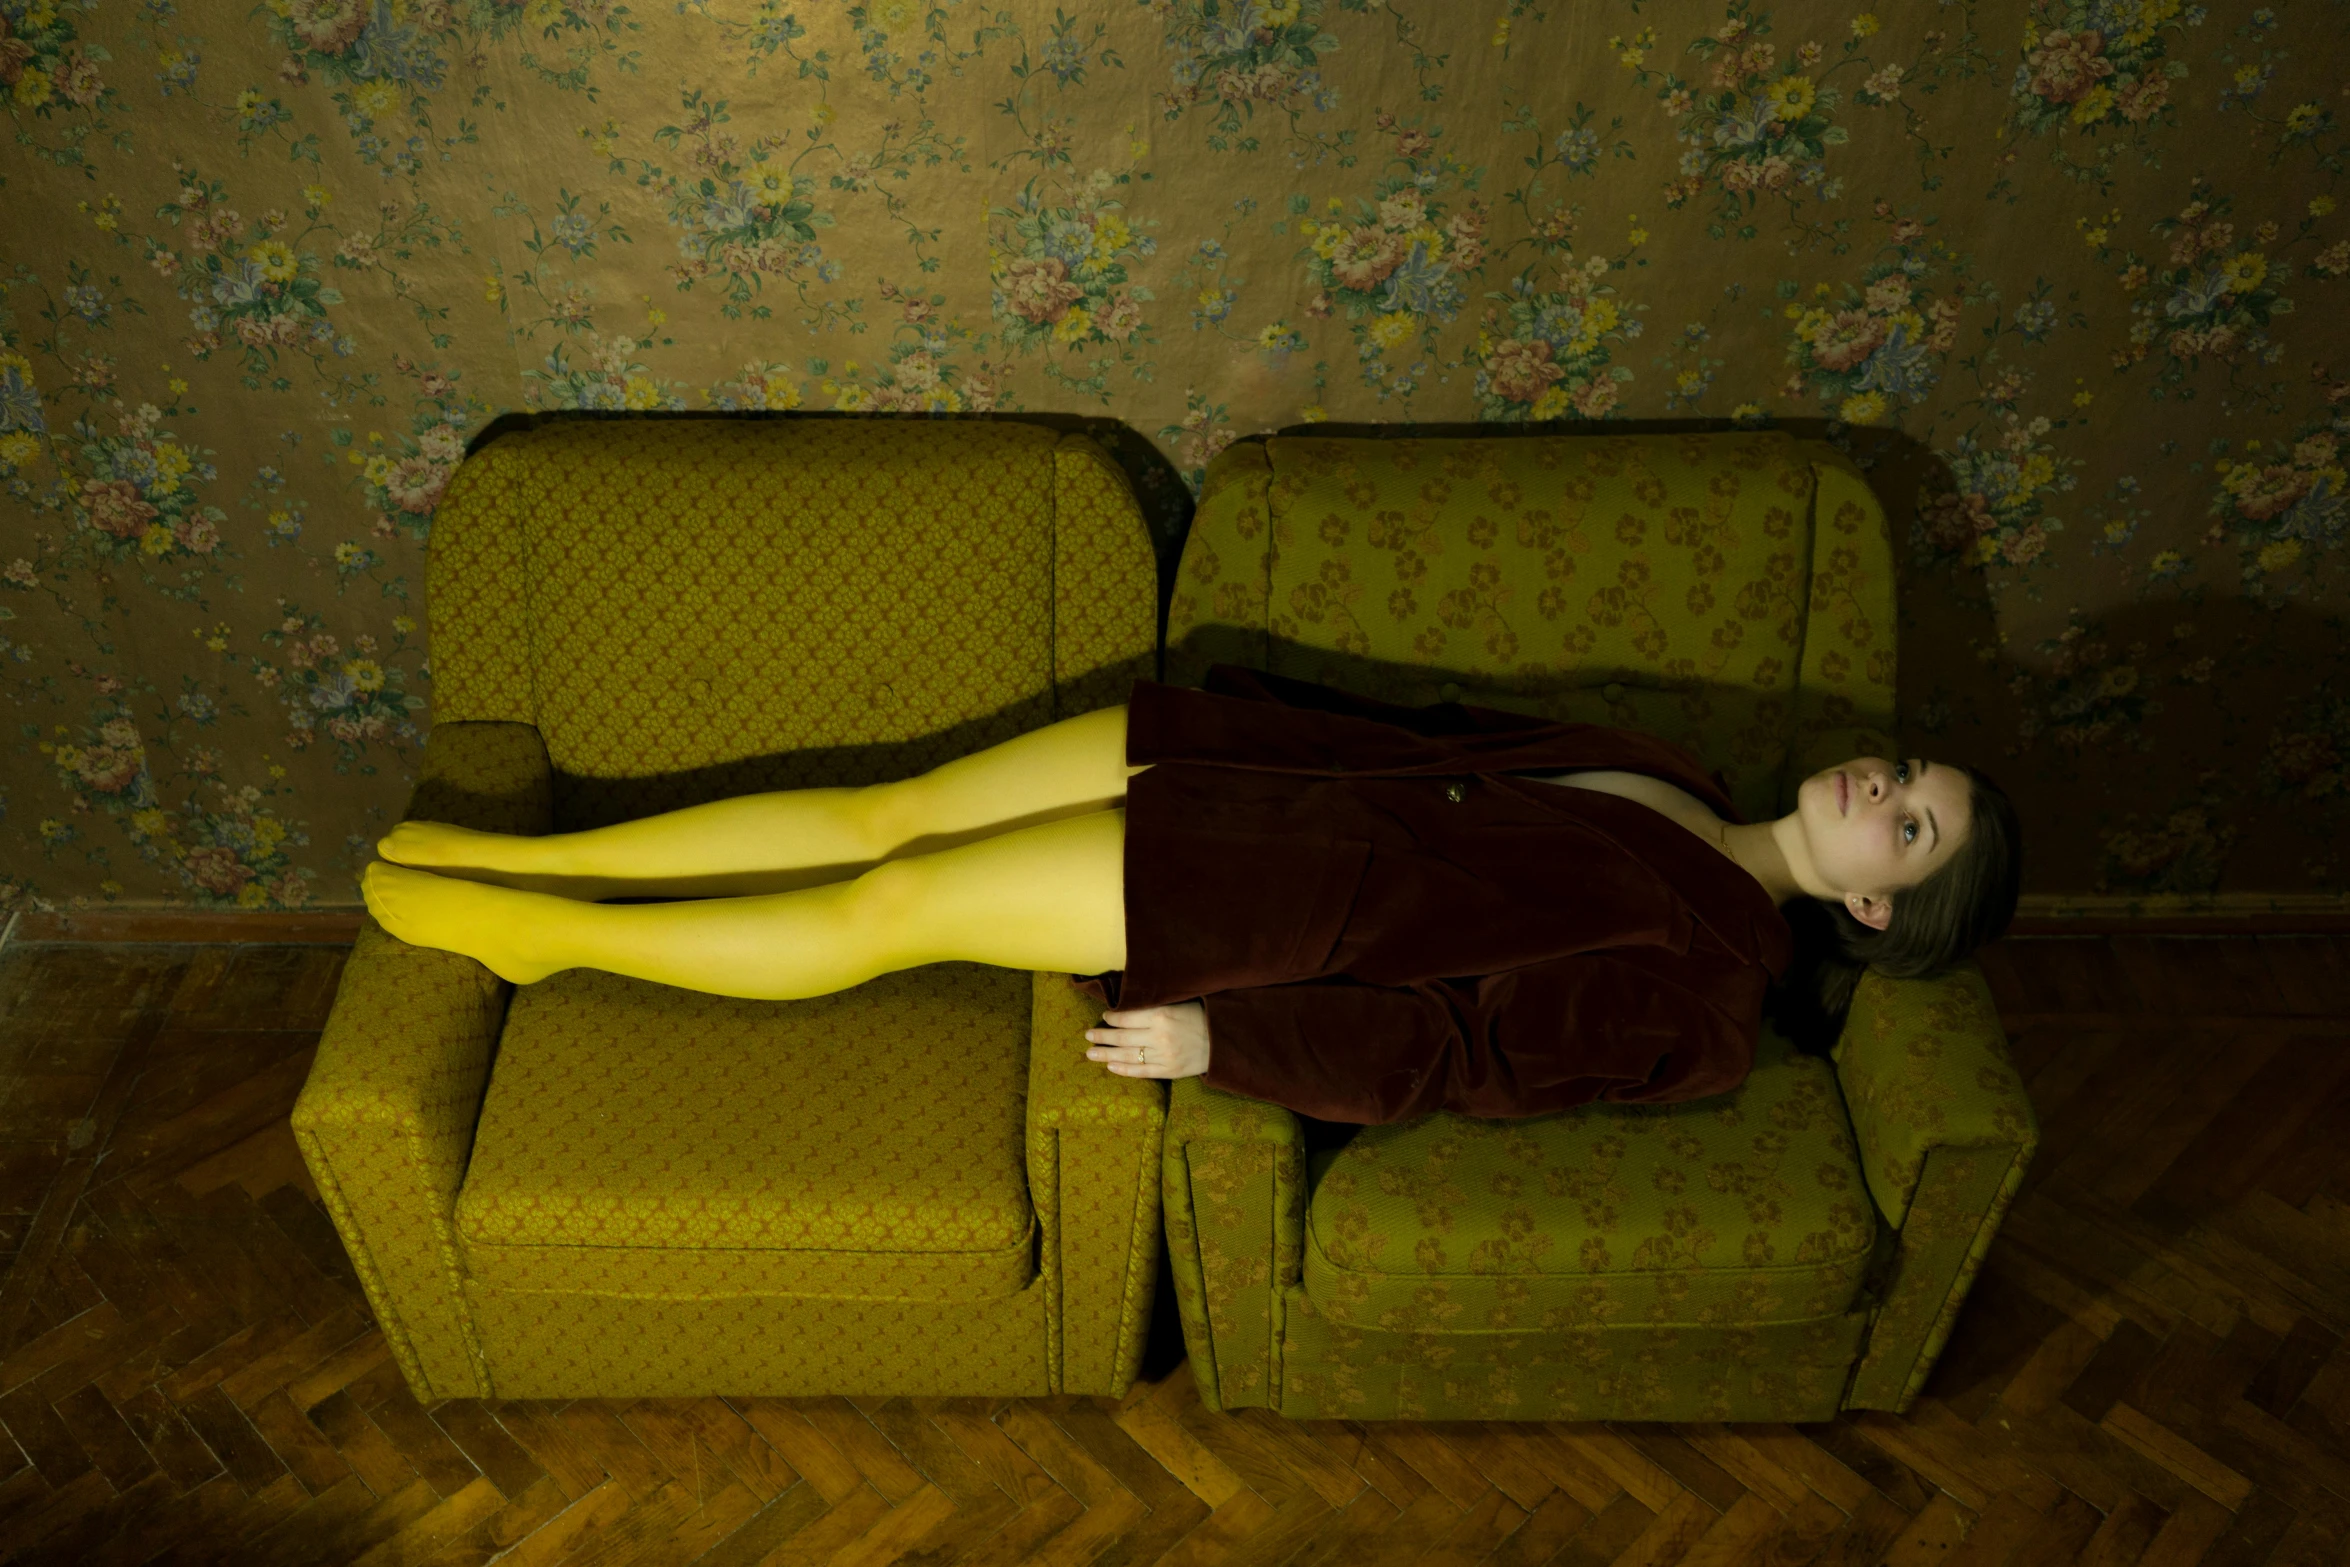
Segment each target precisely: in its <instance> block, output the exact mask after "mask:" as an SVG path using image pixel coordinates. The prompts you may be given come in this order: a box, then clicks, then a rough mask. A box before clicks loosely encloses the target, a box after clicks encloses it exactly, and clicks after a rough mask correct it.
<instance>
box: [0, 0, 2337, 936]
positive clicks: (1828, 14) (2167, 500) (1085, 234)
mask: <svg viewBox="0 0 2350 1567" xmlns="http://www.w3.org/2000/svg"><path fill="white" fill-rule="evenodd" d="M2339 22H2340V18H2339V15H2338V14H2337V8H2333V7H2329V6H2327V5H2325V4H2323V3H2321V0H2280V3H2272V4H2252V3H2250V0H2246V3H2244V4H2241V5H2235V6H2229V7H2222V6H2218V5H2197V4H2189V3H2187V0H1959V3H1953V4H1948V5H1940V6H1933V7H1893V6H1881V7H1876V8H1874V9H1872V8H1871V5H1870V3H1869V0H1841V3H1828V0H1723V3H1722V4H1720V5H1719V6H1714V7H1708V8H1706V9H1702V10H1699V9H1692V8H1689V7H1658V6H1656V5H1655V4H1653V3H1636V0H1594V3H1593V4H1591V5H1585V6H1579V7H1568V6H1562V5H1557V4H1552V3H1549V0H1506V3H1496V4H1494V5H1490V6H1487V7H1484V8H1482V9H1476V8H1470V9H1467V10H1462V9H1459V8H1454V9H1451V10H1447V9H1444V8H1441V7H1426V6H1409V5H1387V4H1379V3H1375V0H1133V3H1124V0H1114V3H1111V4H1105V5H1100V6H1093V7H1076V8H1072V7H1067V6H1054V5H1044V4H1030V3H1026V0H1005V3H994V4H979V3H976V0H858V3H854V4H841V5H816V4H813V3H810V0H682V3H679V4H675V5H663V6H648V5H643V4H640V3H622V0H262V3H261V4H259V5H257V6H254V7H252V8H250V9H240V8H233V7H232V8H223V7H220V6H211V5H205V6H198V5H194V4H190V3H188V0H0V107H4V108H5V111H6V113H7V115H8V124H9V130H10V139H9V141H8V143H7V144H6V146H5V149H4V150H0V210H5V212H6V213H7V215H8V219H9V221H8V222H7V223H6V224H5V225H4V226H0V227H4V229H5V232H4V233H0V507H4V508H5V522H4V523H0V677H4V678H0V690H5V691H6V693H7V696H8V700H9V702H10V703H11V705H12V709H13V712H14V715H15V725H16V727H15V728H14V729H13V730H12V731H10V733H9V739H8V742H7V743H8V745H9V746H10V750H9V751H8V753H7V755H8V760H7V765H6V766H5V767H0V913H4V912H5V911H7V910H9V909H12V908H14V907H17V906H20V905H23V906H32V907H44V908H72V907H80V906H85V905H90V904H97V903H107V902H121V903H127V904H153V903H159V902H178V903H183V904H189V905H193V906H197V907H217V908H224V909H228V908H234V909H292V908H300V907H304V906H306V905H309V904H313V903H323V904H328V905H333V906H336V907H352V906H355V905H356V904H357V902H358V895H357V887H356V876H357V873H358V871H359V870H360V868H361V867H362V866H363V865H364V864H365V863H366V862H367V860H368V858H369V857H370V854H371V847H370V846H371V845H372V843H373V841H374V840H375V838H377V837H379V836H380V835H381V833H382V831H383V830H384V828H385V827H386V826H388V825H389V823H390V822H391V821H392V820H394V819H396V817H397V815H398V813H399V812H400V811H401V809H402V808H403V807H404V806H405V804H406V799H407V792H408V790H409V788H410V786H411V781H412V780H413V778H414V776H415V773H416V768H417V764H418V760H419V751H420V748H421V747H422V746H423V745H424V744H425V743H426V742H427V739H428V736H429V732H430V729H431V725H432V722H433V716H434V715H433V670H432V661H431V658H430V656H429V645H430V631H429V627H428V625H427V624H426V622H427V620H428V618H429V615H428V610H429V606H428V605H427V604H426V602H425V599H426V595H425V591H424V588H425V581H426V571H427V562H428V560H429V551H430V547H431V543H432V535H433V522H434V514H435V509H436V507H437V506H438V504H439V503H440V500H441V498H442V496H443V495H444V494H445V493H446V491H447V488H448V486H449V484H450V482H451V480H452V477H453V475H454V474H455V473H456V471H457V469H458V467H459V465H460V464H461V463H462V461H463V460H464V452H465V450H466V447H467V445H468V444H469V443H470V442H471V441H472V440H473V439H474V438H475V437H477V436H478V435H479V434H480V433H481V432H482V431H483V430H484V429H485V427H487V426H488V425H489V424H490V423H491V422H492V421H493V420H495V419H497V418H500V417H501V416H505V415H509V414H514V413H519V412H528V411H548V412H553V411H572V410H581V411H587V412H591V413H595V414H599V415H601V414H625V413H627V412H630V411H654V410H696V411H705V410H706V411H719V412H764V413H777V412H817V411H822V412H848V413H862V414H872V415H895V416H907V417H924V416H940V417H958V416H970V415H989V416H996V417H1010V418H1021V417H1034V416H1039V415H1051V416H1054V417H1055V418H1056V419H1059V420H1063V421H1065V420H1066V419H1067V418H1068V417H1069V416H1072V415H1084V416H1086V418H1087V419H1088V420H1089V421H1091V422H1092V424H1093V425H1094V426H1095V427H1097V428H1100V429H1103V430H1104V431H1105V432H1107V433H1106V435H1105V439H1106V440H1108V441H1109V443H1110V448H1111V450H1112V451H1113V454H1114V455H1115V456H1116V457H1117V458H1118V460H1119V461H1121V462H1122V463H1123V464H1124V465H1125V467H1126V469H1127V471H1128V473H1129V474H1130V476H1131V477H1133V478H1134V480H1135V482H1136V484H1137V489H1138V494H1139V495H1140V496H1141V498H1142V500H1143V503H1144V506H1145V508H1146V512H1147V513H1148V514H1149V516H1150V517H1151V518H1152V522H1153V527H1154V529H1155V531H1156V542H1157V543H1158V544H1159V545H1160V547H1161V548H1162V550H1163V551H1165V552H1167V553H1166V556H1165V558H1167V559H1169V560H1172V559H1173V558H1174V555H1173V551H1174V549H1175V547H1176V546H1177V544H1178V543H1179V538H1180V532H1181V528H1182V523H1183V517H1184V515H1185V512H1186V509H1187V507H1188V504H1189V500H1190V495H1189V494H1188V493H1187V492H1189V491H1196V490H1197V488H1198V486H1199V485H1200V483H1201V482H1202V479H1203V477H1204V475H1205V473H1206V470H1207V468H1208V466H1209V464H1211V463H1212V462H1213V461H1214V460H1215V459H1216V457H1217V456H1218V455H1219V454H1220V453H1222V452H1224V451H1226V450H1227V449H1228V448H1230V447H1231V446H1232V444H1233V443H1234V442H1235V441H1238V440H1243V439H1246V438H1249V437H1251V436H1255V435H1258V434H1260V433H1263V432H1266V431H1272V430H1278V429H1284V428H1289V429H1297V428H1307V427H1313V426H1317V425H1321V424H1323V423H1324V422H1329V423H1333V424H1340V425H1353V424H1360V423H1371V424H1388V425H1404V424H1410V423H1422V422H1431V423H1446V424H1450V423H1459V422H1467V421H1476V422H1482V423H1487V424H1491V425H1495V426H1501V427H1508V428H1511V429H1517V430H1529V431H1538V432H1561V431H1572V430H1585V429H1593V428H1598V427H1602V426H1604V425H1605V424H1607V423H1609V422H1612V421H1619V420H1657V419H1669V420H1674V421H1708V422H1710V423H1711V424H1712V425H1713V426H1714V427H1718V428H1730V427H1742V428H1749V429H1764V428H1771V427H1774V426H1776V427H1781V428H1785V429H1788V430H1791V431H1793V432H1795V433H1798V434H1802V435H1806V436H1817V437H1819V438H1822V439H1825V440H1828V441H1830V442H1832V443H1834V444H1836V445H1838V446H1840V447H1841V448H1843V449H1844V450H1845V451H1847V452H1849V453H1850V454H1851V455H1852V457H1853V458H1854V460H1855V461H1857V462H1859V463H1860V464H1861V465H1862V466H1863V468H1864V470H1865V471H1866V472H1867V474H1868V476H1869V479H1870V482H1871V483H1872V485H1874V486H1875V487H1876V489H1877V491H1878V493H1879V495H1880V497H1881V498H1882V499H1883V501H1884V502H1885V504H1886V507H1887V509H1888V512H1889V513H1890V515H1891V518H1892V522H1893V527H1894V536H1895V539H1896V541H1897V547H1898V550H1899V552H1900V565H1901V573H1902V578H1901V592H1902V599H1901V620H1902V624H1901V627H1900V635H1901V643H1900V647H1901V656H1902V661H1901V669H1902V676H1901V682H1902V684H1901V689H1902V699H1903V720H1904V725H1905V728H1906V729H1907V730H1908V731H1909V733H1910V735H1911V737H1912V741H1913V746H1914V748H1915V749H1917V750H1919V751H1921V752H1923V753H1925V754H1930V755H1934V756H1936V757H1944V756H1947V757H1949V758H1951V759H1953V760H1957V761H1962V762H1964V761H1970V760H1971V761H1974V762H1976V763H1978V764H1979V765H1982V766H1984V767H1986V768H1988V769H1989V770H1990V771H1992V772H1993V774H1994V775H1995V776H1997V777H1998V778H1999V779H2000V780H2001V782H2002V783H2003V785H2005V786H2006V787H2007V788H2008V789H2009V791H2010V793H2011V794H2012V795H2013V796H2014V797H2015V798H2016V799H2017V800H2018V801H2019V802H2021V804H2022V806H2023V809H2024V810H2025V813H2026V815H2027V816H2028V817H2030V818H2031V821H2030V824H2029V830H2030V833H2031V838H2032V844H2033V857H2032V861H2031V863H2030V865H2029V867H2028V873H2027V874H2028V882H2027V891H2028V892H2029V893H2030V894H2031V895H2032V896H2034V897H2047V898H2049V899H2052V900H2054V899H2059V898H2066V897H2076V896H2092V895H2100V896H2106V897H2110V898H2113V899H2117V900H2127V899H2130V898H2138V897H2156V896H2162V897H2174V896H2175V897H2184V898H2190V899H2211V898H2219V899H2226V898H2229V897H2237V896H2241V897H2244V898H2246V899H2257V900H2260V901H2262V902H2264V903H2271V902H2278V901H2279V900H2290V899H2306V900H2309V901H2310V902H2311V904H2312V905H2313V906H2314V905H2316V904H2324V905H2325V906H2327V907H2334V906H2338V904H2339V900H2340V889H2341V888H2342V886H2343V884H2344V878H2345V876H2346V875H2350V857H2346V854H2345V841H2346V840H2345V834H2344V827H2345V824H2346V822H2350V785H2346V784H2345V782H2344V769H2343V767H2342V764H2341V758H2342V757H2344V756H2346V755H2350V675H2346V674H2345V671H2344V669H2343V666H2342V655H2343V649H2342V643H2341V640H2340V638H2339V637H2338V635H2336V634H2335V632H2334V629H2333V627H2334V625H2335V624H2336V623H2337V622H2338V620H2339V616H2340V608H2341V605H2340V601H2341V598H2342V596H2343V594H2344V591H2345V581H2344V561H2345V552H2346V551H2350V537H2346V534H2350V494H2346V490H2350V481H2346V480H2345V478H2344V473H2345V464H2346V463H2350V341H2346V339H2350V324H2346V323H2350V317H2346V315H2345V312H2344V310H2343V309H2342V304H2341V295H2340V293H2339V291H2340V290H2341V289H2342V288H2343V286H2344V283H2345V279H2350V226H2346V225H2350V214H2345V213H2344V212H2343V211H2341V210H2340V208H2339V206H2338V203H2339V201H2340V199H2341V195H2342V191H2341V186H2342V184H2343V181H2344V176H2345V172H2346V168H2350V129H2346V127H2345V123H2344V119H2343V112H2342V108H2341V104H2340V97H2341V92H2342V86H2341V82H2340V80H2339V77H2340V70H2339V58H2340V50H2339V48H2338V37H2337V35H2338V32H2339ZM1594 39H1598V40H1604V41H1605V43H1606V48H1605V49H1597V48H1594V47H1592V41H1593V40H1594ZM1523 526H1525V527H1527V528H1529V529H1533V530H1535V532H1536V533H1542V532H1543V530H1545V529H1550V530H1552V531H1553V532H1556V534H1557V536H1556V537H1550V536H1548V535H1545V536H1544V537H1543V539H1542V540H1541V542H1542V546H1543V547H1544V548H1546V549H1553V548H1555V550H1556V551H1557V552H1558V554H1559V559H1560V560H1561V562H1562V569H1563V563H1564V562H1565V561H1567V560H1568V559H1569V557H1570V556H1571V554H1572V540H1571V539H1569V538H1567V537H1566V536H1565V534H1564V532H1563V530H1559V529H1557V527H1556V525H1555V522H1554V521H1553V522H1545V521H1541V520H1539V519H1532V518H1530V517H1529V518H1527V519H1524V520H1523ZM1383 538H1384V542H1383V543H1381V544H1379V545H1377V546H1375V547H1380V548H1394V549H1398V550H1408V549H1409V548H1410V547H1411V545H1410V540H1409V539H1407V538H1386V537H1385V536H1384V535H1383ZM1470 543H1471V545H1472V547H1482V546H1481V545H1479V544H1478V541H1477V540H1475V539H1472V540H1471V541H1470ZM1407 564H1408V563H1407ZM1343 575H1344V574H1343V573H1341V577H1343ZM1398 580H1399V581H1404V580H1405V578H1403V577H1401V576H1399V578H1398ZM1471 580H1472V581H1473V582H1474V583H1476V584H1479V586H1475V587H1472V588H1469V589H1464V590H1462V596H1461V597H1459V598H1458V599H1457V601H1448V602H1447V603H1446V604H1445V605H1443V606H1440V607H1438V608H1437V609H1434V610H1431V608H1430V606H1428V605H1425V604H1421V603H1420V602H1419V601H1418V599H1417V598H1414V597H1413V595H1412V593H1411V592H1410V590H1409V589H1408V588H1406V589H1405V591H1404V593H1403V599H1406V600H1410V601H1411V602H1410V603H1409V604H1406V605H1404V606H1403V607H1402V608H1400V609H1399V607H1398V605H1397V604H1375V603H1369V602H1366V601H1365V593H1364V590H1363V589H1362V587H1361V585H1360V584H1359V583H1356V582H1352V581H1347V580H1337V579H1333V580H1329V581H1324V582H1321V583H1318V584H1315V585H1313V586H1312V591H1311V594H1310V595H1309V597H1311V598H1312V599H1313V608H1314V612H1315V613H1317V614H1320V615H1323V616H1324V617H1325V621H1326V623H1327V624H1329V625H1332V626H1339V627H1344V628H1347V629H1346V630H1345V632H1344V634H1345V635H1346V636H1348V637H1351V638H1355V639H1357V640H1358V641H1362V642H1363V643H1364V645H1368V643H1367V632H1365V631H1363V629H1362V628H1363V627H1364V626H1367V625H1368V624H1369V623H1370V620H1371V618H1372V617H1376V616H1379V615H1394V614H1399V613H1403V614H1419V613H1422V612H1431V613H1438V614H1439V615H1440V618H1441V620H1442V624H1443V625H1444V626H1445V627H1447V628H1449V629H1448V630H1446V631H1445V632H1444V633H1443V634H1444V635H1448V636H1449V635H1454V634H1457V635H1458V636H1462V637H1470V638H1474V639H1476V640H1477V642H1478V643H1479V645H1481V646H1484V647H1485V648H1487V649H1488V652H1489V656H1492V657H1496V658H1507V659H1524V658H1528V657H1531V656H1532V655H1531V653H1529V652H1527V651H1526V650H1525V649H1522V648H1519V647H1518V646H1517V644H1516V643H1515V642H1514V640H1512V639H1513V637H1514V635H1515V633H1513V632H1512V631H1511V629H1510V626H1509V624H1508V623H1507V621H1508V617H1507V616H1505V615H1504V614H1502V613H1501V612H1500V611H1499V610H1498V609H1497V607H1496V605H1495V603H1494V602H1492V601H1491V600H1490V595H1489V594H1488V596H1487V597H1482V598H1481V597H1480V596H1479V595H1480V594H1487V590H1488V589H1490V588H1491V587H1492V584H1491V583H1490V582H1489V581H1488V580H1487V578H1486V576H1478V575H1473V576H1472V579H1471ZM1224 586H1226V587H1228V586H1229V584H1225V585H1224ZM1539 597H1540V602H1538V603H1537V604H1536V605H1535V606H1534V608H1535V611H1536V614H1537V616H1538V617H1539V619H1540V620H1541V622H1542V624H1543V626H1544V628H1545V629H1544V630H1543V632H1542V635H1543V637H1544V638H1546V639H1554V640H1555V641H1556V642H1557V644H1558V645H1559V646H1560V647H1562V648H1564V649H1567V650H1568V651H1570V652H1571V651H1572V650H1573V649H1574V648H1576V647H1577V646H1578V645H1583V641H1582V639H1587V638H1588V637H1589V635H1590V627H1589V626H1588V625H1587V624H1584V623H1583V621H1584V620H1586V619H1587V618H1588V616H1589V614H1590V613H1592V611H1590V610H1588V609H1587V608H1586V607H1585V605H1584V601H1583V600H1582V599H1581V598H1579V597H1577V595H1575V594H1573V593H1570V592H1568V591H1567V590H1566V589H1565V588H1564V587H1563V586H1562V585H1561V584H1560V583H1557V582H1554V583H1552V584H1551V586H1550V588H1549V589H1548V590H1547V591H1546V592H1545V593H1543V594H1542V595H1540V596H1539ZM1400 602H1401V601H1400V600H1399V603H1400ZM2230 756H2235V757H2243V758H2250V759H2253V760H2252V765H2250V766H2247V767H2227V766H2224V765H2220V764H2217V763H2214V762H2212V761H2211V760H2210V759H2211V758H2225V757H2230ZM2285 801H2292V802H2295V803H2296V804H2298V805H2300V806H2302V807H2304V808H2303V809H2300V810H2297V811H2295V812H2294V813H2291V822H2292V825H2291V827H2290V828H2289V829H2288V828H2286V827H2284V826H2282V825H2280V823H2282V822H2283V821H2284V820H2285V819H2286V815H2287V813H2283V812H2279V811H2277V810H2276V809H2275V807H2276V805H2278V804H2279V803H2280V802H2285ZM2312 803H2314V804H2316V805H2317V806H2318V807H2319V809H2317V810H2316V811H2311V810H2308V809H2306V808H2305V807H2306V806H2308V805H2309V804H2312Z"/></svg>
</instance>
